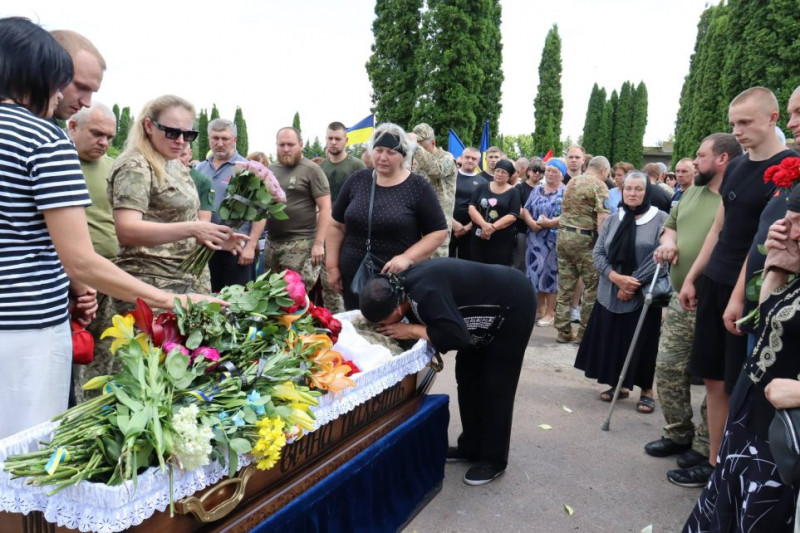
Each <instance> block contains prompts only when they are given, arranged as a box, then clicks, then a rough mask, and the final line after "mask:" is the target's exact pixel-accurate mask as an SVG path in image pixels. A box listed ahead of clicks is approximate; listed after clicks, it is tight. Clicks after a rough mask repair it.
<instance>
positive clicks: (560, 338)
mask: <svg viewBox="0 0 800 533" xmlns="http://www.w3.org/2000/svg"><path fill="white" fill-rule="evenodd" d="M574 339H575V337H574V336H573V335H572V333H562V332H560V331H559V332H558V335H556V342H557V343H559V344H566V343H568V342H572V341H573V340H574Z"/></svg>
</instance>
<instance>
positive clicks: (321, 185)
mask: <svg viewBox="0 0 800 533" xmlns="http://www.w3.org/2000/svg"><path fill="white" fill-rule="evenodd" d="M269 169H270V170H271V171H272V173H273V174H275V177H276V178H278V183H280V185H281V188H282V189H283V190H284V192H285V193H286V210H285V211H284V212H285V213H286V215H288V217H289V218H288V219H286V220H277V219H274V218H270V219H267V235H268V237H269V240H271V241H274V242H285V241H296V240H299V239H313V238H314V237H315V236H316V233H317V201H316V199H317V198H318V197H320V196H329V195H330V194H331V193H330V188H329V187H328V178H327V177H326V176H325V173H324V172H323V171H322V169H321V168H320V167H319V165H317V164H315V163H312V162H311V161H309V160H308V159H306V158H303V159H301V160H300V162H299V163H297V165H295V166H293V167H285V166H283V165H282V164H280V163H275V164H273V165H270V166H269Z"/></svg>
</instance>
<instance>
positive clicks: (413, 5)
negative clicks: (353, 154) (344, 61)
mask: <svg viewBox="0 0 800 533" xmlns="http://www.w3.org/2000/svg"><path fill="white" fill-rule="evenodd" d="M421 9H422V0H377V1H376V2H375V20H374V21H373V23H372V35H373V37H374V38H375V42H374V43H373V45H372V56H371V57H370V58H369V60H368V61H367V64H366V68H367V75H368V76H369V80H370V83H371V84H372V111H373V112H374V113H375V114H376V118H377V120H379V121H380V122H395V123H397V124H399V125H400V126H403V127H408V126H409V125H410V123H411V121H412V113H413V111H414V107H415V102H416V96H417V87H418V85H419V83H420V76H419V67H418V64H417V51H418V50H419V48H420V36H419V33H420V10H421ZM426 74H427V73H426Z"/></svg>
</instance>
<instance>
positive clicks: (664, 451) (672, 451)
mask: <svg viewBox="0 0 800 533" xmlns="http://www.w3.org/2000/svg"><path fill="white" fill-rule="evenodd" d="M691 448H692V443H691V442H690V443H687V444H678V443H677V442H675V441H674V440H672V439H669V438H667V437H661V438H660V439H658V440H654V441H653V442H648V443H647V444H645V445H644V451H645V452H646V453H647V455H652V456H653V457H669V456H670V455H677V454H679V453H683V452H685V451H687V450H690V449H691Z"/></svg>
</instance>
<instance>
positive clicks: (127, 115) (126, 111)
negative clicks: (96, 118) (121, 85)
mask: <svg viewBox="0 0 800 533" xmlns="http://www.w3.org/2000/svg"><path fill="white" fill-rule="evenodd" d="M115 107H116V106H115ZM131 124H133V116H131V108H130V107H127V106H125V107H123V108H122V111H121V112H120V114H119V120H118V121H117V136H116V137H114V140H113V141H112V143H111V144H112V146H114V148H116V149H117V150H119V151H122V150H123V149H124V148H125V141H127V140H128V132H129V131H130V129H131Z"/></svg>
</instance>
